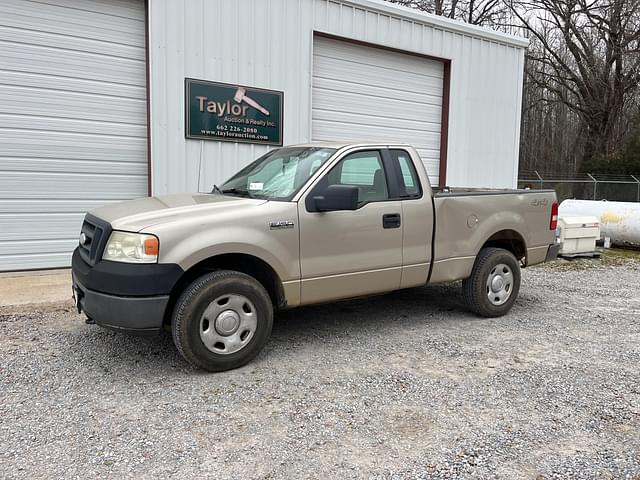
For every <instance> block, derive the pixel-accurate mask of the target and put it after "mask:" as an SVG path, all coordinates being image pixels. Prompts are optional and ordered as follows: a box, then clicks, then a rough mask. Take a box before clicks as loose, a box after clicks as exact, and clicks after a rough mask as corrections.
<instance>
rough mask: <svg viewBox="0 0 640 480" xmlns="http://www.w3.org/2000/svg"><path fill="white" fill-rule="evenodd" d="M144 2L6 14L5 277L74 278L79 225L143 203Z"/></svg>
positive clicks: (62, 5) (61, 4) (23, 0)
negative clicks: (65, 271) (124, 204)
mask: <svg viewBox="0 0 640 480" xmlns="http://www.w3.org/2000/svg"><path fill="white" fill-rule="evenodd" d="M145 73H146V70H145V18H144V4H143V2H142V1H141V0H138V1H129V0H118V1H115V0H94V1H91V2H87V1H84V0H55V1H46V0H42V1H38V2H34V1H27V0H4V1H2V2H0V270H16V269H31V268H50V267H63V266H69V264H70V261H71V253H72V251H73V249H74V248H75V247H76V246H77V244H78V234H79V232H80V226H81V224H82V218H83V217H84V214H85V212H86V211H87V210H90V209H93V208H95V207H97V206H99V205H102V204H105V203H108V202H111V201H116V200H124V199H128V198H133V197H138V196H145V195H146V194H147V148H146V147H147V138H146V132H147V128H146V123H147V115H146V79H145Z"/></svg>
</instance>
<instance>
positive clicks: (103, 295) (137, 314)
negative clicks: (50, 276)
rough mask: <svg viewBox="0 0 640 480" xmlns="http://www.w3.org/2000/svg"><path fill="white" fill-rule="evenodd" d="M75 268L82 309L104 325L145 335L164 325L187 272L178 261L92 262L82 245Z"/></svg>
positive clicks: (75, 256) (75, 288)
mask: <svg viewBox="0 0 640 480" xmlns="http://www.w3.org/2000/svg"><path fill="white" fill-rule="evenodd" d="M71 269H72V277H73V293H74V297H75V299H76V306H77V307H78V310H80V311H82V312H84V313H85V314H86V315H87V316H88V317H89V318H91V319H92V320H94V321H95V322H96V323H97V324H98V325H100V326H102V327H106V328H110V329H113V330H118V331H122V332H127V333H133V334H142V335H150V334H155V333H158V332H159V331H160V330H161V329H162V323H163V320H164V316H165V311H166V309H167V305H168V303H169V297H170V293H171V290H172V289H173V287H174V285H175V284H176V283H177V281H178V279H179V278H180V277H181V276H182V274H183V273H184V271H183V270H182V268H180V267H179V266H178V265H175V264H127V263H118V262H109V261H104V260H101V261H98V262H96V263H95V264H94V265H90V264H88V263H87V262H85V261H84V260H83V259H82V257H81V256H80V253H79V252H78V249H76V251H75V252H73V257H72V260H71Z"/></svg>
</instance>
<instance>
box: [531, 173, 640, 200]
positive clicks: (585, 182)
mask: <svg viewBox="0 0 640 480" xmlns="http://www.w3.org/2000/svg"><path fill="white" fill-rule="evenodd" d="M518 188H531V189H543V188H549V189H553V190H555V191H556V193H557V195H558V200H559V201H560V202H561V201H563V200H566V199H567V198H576V199H578V200H609V201H617V202H640V174H638V175H601V174H595V173H594V174H591V173H574V174H548V173H547V174H545V173H540V172H538V171H536V170H524V171H521V172H520V175H519V178H518Z"/></svg>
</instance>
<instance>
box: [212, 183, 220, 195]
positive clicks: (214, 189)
mask: <svg viewBox="0 0 640 480" xmlns="http://www.w3.org/2000/svg"><path fill="white" fill-rule="evenodd" d="M211 193H219V194H220V195H222V194H223V192H222V190H220V187H219V186H218V185H216V184H215V183H214V184H213V188H212V189H211Z"/></svg>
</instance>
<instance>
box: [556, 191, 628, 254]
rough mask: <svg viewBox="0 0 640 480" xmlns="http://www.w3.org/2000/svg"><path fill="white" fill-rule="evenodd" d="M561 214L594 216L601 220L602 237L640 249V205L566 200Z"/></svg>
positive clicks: (620, 244) (621, 244) (616, 243)
mask: <svg viewBox="0 0 640 480" xmlns="http://www.w3.org/2000/svg"><path fill="white" fill-rule="evenodd" d="M559 214H560V215H562V216H569V215H575V216H581V215H593V216H595V217H597V218H598V219H599V220H600V228H601V230H602V236H603V237H605V238H606V237H609V238H610V239H611V243H612V244H614V245H618V246H631V247H640V203H637V202H607V201H605V200H600V201H595V200H565V201H564V202H562V203H561V204H560V211H559Z"/></svg>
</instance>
